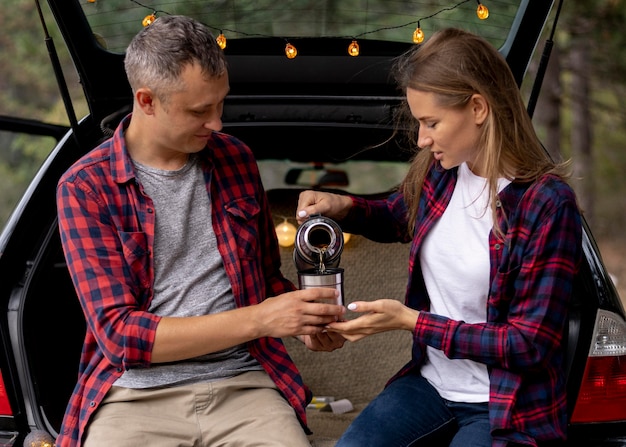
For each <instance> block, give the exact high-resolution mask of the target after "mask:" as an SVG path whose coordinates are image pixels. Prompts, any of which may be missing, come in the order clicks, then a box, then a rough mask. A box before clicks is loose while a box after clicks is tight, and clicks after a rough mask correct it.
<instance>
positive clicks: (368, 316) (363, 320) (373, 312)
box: [326, 299, 419, 341]
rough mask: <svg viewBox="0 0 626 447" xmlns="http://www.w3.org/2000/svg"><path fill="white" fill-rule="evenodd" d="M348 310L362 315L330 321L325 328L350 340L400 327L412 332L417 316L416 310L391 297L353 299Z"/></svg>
mask: <svg viewBox="0 0 626 447" xmlns="http://www.w3.org/2000/svg"><path fill="white" fill-rule="evenodd" d="M348 310H351V311H353V312H360V313H362V314H363V315H361V316H359V317H358V318H355V319H353V320H348V321H340V322H336V323H330V324H328V325H327V326H326V328H327V330H328V331H329V332H337V333H339V334H341V335H343V336H344V337H345V339H346V340H350V341H357V340H360V339H362V338H365V337H367V336H368V335H372V334H378V333H380V332H386V331H391V330H398V329H402V330H407V331H411V332H413V330H414V329H415V324H416V323H417V317H418V316H419V312H418V311H417V310H415V309H411V308H409V307H407V306H405V305H404V304H402V303H401V302H399V301H397V300H392V299H380V300H376V301H355V302H353V303H350V304H349V305H348Z"/></svg>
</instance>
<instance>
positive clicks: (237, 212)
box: [225, 197, 261, 260]
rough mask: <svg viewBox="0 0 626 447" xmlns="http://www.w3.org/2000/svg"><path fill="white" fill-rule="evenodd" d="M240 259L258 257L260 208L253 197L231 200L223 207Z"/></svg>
mask: <svg viewBox="0 0 626 447" xmlns="http://www.w3.org/2000/svg"><path fill="white" fill-rule="evenodd" d="M225 209H226V214H227V216H228V221H229V223H230V228H231V230H232V235H233V238H234V239H235V243H236V245H237V252H238V254H239V257H240V259H248V260H250V259H253V258H257V257H258V255H259V237H260V234H259V219H258V217H259V213H260V212H261V207H260V206H259V203H258V202H257V201H256V199H255V198H254V197H243V198H241V199H237V200H233V201H232V202H230V203H228V204H226V206H225Z"/></svg>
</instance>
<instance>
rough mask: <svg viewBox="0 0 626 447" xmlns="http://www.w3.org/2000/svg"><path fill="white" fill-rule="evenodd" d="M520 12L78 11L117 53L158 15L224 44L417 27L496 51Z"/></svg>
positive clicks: (326, 4) (225, 6) (342, 8)
mask: <svg viewBox="0 0 626 447" xmlns="http://www.w3.org/2000/svg"><path fill="white" fill-rule="evenodd" d="M520 4H524V2H523V1H520V0H488V1H485V2H484V4H483V3H481V2H480V1H475V0H461V1H459V0H431V1H424V0H421V1H389V0H367V1H366V0H341V1H333V0H326V1H322V2H320V1H319V0H308V1H299V2H289V4H288V5H284V4H282V3H281V2H275V1H271V0H261V1H259V0H230V1H227V2H226V1H202V2H199V1H197V0H177V1H172V0H155V1H150V2H143V1H138V0H130V1H129V0H106V1H103V0H87V1H86V2H84V3H82V7H83V10H84V12H85V15H86V17H87V20H88V21H89V24H90V25H91V28H92V30H93V32H94V35H95V36H96V38H97V40H98V42H99V43H100V44H101V45H102V46H103V47H104V48H107V49H108V50H110V51H113V52H123V51H124V50H125V48H126V46H127V45H128V43H129V42H130V39H131V38H132V37H133V36H134V35H135V34H136V33H137V31H138V30H139V29H140V28H141V26H142V25H143V24H147V23H149V22H150V21H151V20H153V19H154V18H155V17H158V16H159V15H164V14H180V15H188V16H191V17H195V18H196V19H198V20H200V21H202V22H203V23H205V24H206V25H208V26H209V27H211V28H212V29H213V31H214V33H215V34H216V36H217V35H220V34H223V35H224V37H225V38H226V39H227V40H229V39H239V38H259V37H268V38H270V37H278V38H281V39H282V38H298V37H340V38H346V39H349V40H350V39H357V40H358V39H371V40H382V41H397V42H411V41H412V40H413V34H414V32H415V31H416V29H417V28H418V27H419V28H420V29H421V30H422V31H423V33H424V34H425V35H429V34H432V33H433V32H434V31H435V30H437V29H440V28H443V27H448V26H455V27H460V28H465V29H469V30H471V31H473V32H475V33H478V34H480V35H482V36H484V37H485V38H487V39H488V40H489V41H490V42H491V43H492V44H493V45H495V46H496V47H497V48H500V47H501V46H502V45H503V44H504V42H505V41H506V39H507V37H508V34H509V31H510V29H511V28H512V26H513V24H514V22H515V17H516V14H517V12H518V9H519V6H520ZM479 8H480V10H479ZM479 16H480V17H479ZM487 17H488V19H489V20H485V18H487Z"/></svg>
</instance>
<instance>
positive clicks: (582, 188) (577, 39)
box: [569, 27, 595, 221]
mask: <svg viewBox="0 0 626 447" xmlns="http://www.w3.org/2000/svg"><path fill="white" fill-rule="evenodd" d="M585 28H586V27H580V28H579V29H585ZM589 60H590V44H589V35H588V34H587V33H582V34H576V35H573V36H572V42H571V49H570V55H569V62H570V69H571V73H572V83H571V89H572V92H571V97H572V107H571V110H572V133H571V144H572V159H573V167H574V169H573V171H574V182H573V184H574V187H575V188H576V192H577V194H578V200H579V203H580V205H581V207H582V209H583V211H584V213H585V216H586V218H587V220H588V221H593V215H594V207H593V202H594V200H593V198H594V190H595V188H594V178H593V156H592V155H593V154H592V122H591V113H590V98H589V95H590V93H589V92H590V81H589Z"/></svg>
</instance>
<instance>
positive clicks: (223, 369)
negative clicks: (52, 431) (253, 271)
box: [114, 155, 263, 388]
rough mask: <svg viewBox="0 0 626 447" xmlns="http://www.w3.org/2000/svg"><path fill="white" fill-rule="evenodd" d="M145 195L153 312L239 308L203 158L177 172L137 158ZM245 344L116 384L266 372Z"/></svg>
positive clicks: (141, 371) (128, 374)
mask: <svg viewBox="0 0 626 447" xmlns="http://www.w3.org/2000/svg"><path fill="white" fill-rule="evenodd" d="M135 167H136V169H137V175H138V177H139V180H140V182H141V184H142V186H143V188H144V191H145V193H146V194H147V195H148V196H149V197H150V198H151V199H152V201H153V202H154V208H155V213H156V214H155V216H156V227H155V240H154V273H155V281H154V297H153V299H152V302H151V303H150V308H149V311H150V312H153V313H155V314H157V315H162V316H178V317H185V316H197V315H206V314H211V313H218V312H224V311H227V310H230V309H234V308H235V301H234V297H233V293H232V288H231V285H230V281H229V280H228V276H227V275H226V271H225V269H224V265H223V262H222V257H221V256H220V253H219V251H218V248H217V240H216V238H215V233H214V231H213V226H212V224H211V204H210V198H209V195H208V192H207V190H206V186H205V181H204V173H203V171H202V169H201V167H200V164H199V161H198V158H197V156H195V155H192V156H190V158H189V161H188V163H187V164H186V165H185V166H183V167H182V168H181V169H179V170H176V171H164V170H160V169H154V168H151V167H148V166H143V165H141V164H139V163H136V162H135ZM262 369H263V368H262V366H261V365H260V364H259V363H258V362H257V361H256V360H255V359H254V358H253V357H252V356H251V355H250V353H249V351H248V349H247V348H246V346H245V345H239V346H234V347H232V348H229V349H224V350H222V351H218V352H215V353H211V354H207V355H203V356H201V357H196V358H193V359H189V360H185V361H180V362H172V363H158V364H153V365H152V366H151V367H150V368H135V369H131V370H128V371H125V372H124V374H123V375H122V377H120V378H119V379H118V380H117V381H116V382H115V383H114V385H116V386H122V387H127V388H150V387H156V386H165V385H172V384H182V383H196V382H204V381H211V380H219V379H224V378H227V377H232V376H235V375H237V374H240V373H242V372H245V371H251V370H262Z"/></svg>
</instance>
